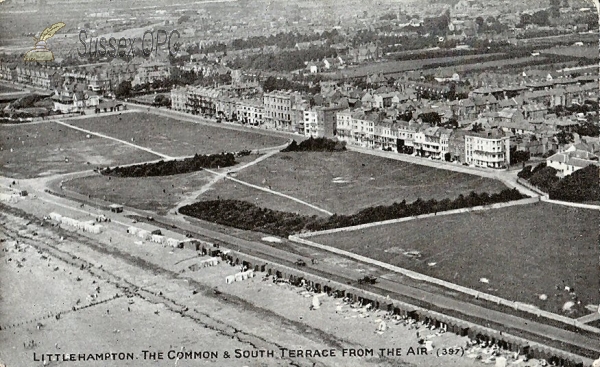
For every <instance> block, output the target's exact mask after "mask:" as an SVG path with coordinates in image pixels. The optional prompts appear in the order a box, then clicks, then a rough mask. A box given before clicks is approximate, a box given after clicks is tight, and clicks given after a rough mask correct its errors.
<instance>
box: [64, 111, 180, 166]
mask: <svg viewBox="0 0 600 367" xmlns="http://www.w3.org/2000/svg"><path fill="white" fill-rule="evenodd" d="M52 122H54V123H57V124H59V125H63V126H65V127H68V128H70V129H73V130H78V131H81V132H84V133H86V134H90V135H95V136H98V137H101V138H105V139H109V140H114V141H116V142H119V143H121V144H125V145H129V146H130V147H134V148H136V149H140V150H143V151H145V152H148V153H151V154H154V155H157V156H159V157H162V158H164V159H173V158H174V157H171V156H168V155H166V154H162V153H159V152H156V151H154V150H152V149H149V148H145V147H143V146H141V145H137V144H133V143H130V142H128V141H125V140H121V139H117V138H113V137H112V136H108V135H105V134H101V133H97V132H93V131H90V130H86V129H82V128H80V127H77V126H73V125H70V124H67V123H66V122H63V121H60V120H53V121H52Z"/></svg>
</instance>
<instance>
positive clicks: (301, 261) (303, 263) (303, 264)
mask: <svg viewBox="0 0 600 367" xmlns="http://www.w3.org/2000/svg"><path fill="white" fill-rule="evenodd" d="M296 265H297V266H306V261H304V260H302V259H298V260H296Z"/></svg>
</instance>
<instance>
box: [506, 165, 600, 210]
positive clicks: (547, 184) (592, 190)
mask: <svg viewBox="0 0 600 367" xmlns="http://www.w3.org/2000/svg"><path fill="white" fill-rule="evenodd" d="M557 172H558V171H557V170H556V169H554V168H553V167H548V166H547V165H546V162H542V163H540V164H538V165H537V166H536V167H535V168H533V169H532V167H531V166H525V167H524V168H523V170H521V171H520V172H519V173H518V174H517V175H518V176H519V177H520V178H522V179H524V180H527V181H529V183H530V184H532V185H534V186H536V187H537V188H539V189H540V190H542V191H544V192H547V193H548V196H549V197H550V199H553V200H563V201H572V202H586V201H600V185H598V177H600V176H599V175H600V168H599V167H598V166H596V165H589V166H587V167H584V168H582V169H580V170H577V171H575V172H573V173H571V174H570V175H568V176H565V177H563V178H559V177H558V176H557V175H556V174H557Z"/></svg>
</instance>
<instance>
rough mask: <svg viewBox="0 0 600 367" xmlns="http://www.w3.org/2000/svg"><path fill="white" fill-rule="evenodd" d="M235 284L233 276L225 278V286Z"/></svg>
mask: <svg viewBox="0 0 600 367" xmlns="http://www.w3.org/2000/svg"><path fill="white" fill-rule="evenodd" d="M233 282H235V276H234V275H229V276H226V277H225V283H227V284H231V283H233Z"/></svg>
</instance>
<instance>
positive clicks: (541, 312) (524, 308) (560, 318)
mask: <svg viewBox="0 0 600 367" xmlns="http://www.w3.org/2000/svg"><path fill="white" fill-rule="evenodd" d="M289 240H290V241H292V242H296V243H300V244H303V245H307V246H310V247H315V248H318V249H321V250H325V251H328V252H333V253H335V254H338V255H342V256H345V257H349V258H352V259H355V260H358V261H361V262H364V263H367V264H372V265H376V266H379V267H381V268H384V269H387V270H390V271H393V272H395V273H400V274H402V275H405V276H407V277H409V278H412V279H416V280H420V281H425V282H428V283H432V284H436V285H439V286H442V287H445V288H448V289H452V290H454V291H457V292H461V293H464V294H468V295H470V296H473V297H475V298H478V299H484V300H486V301H489V302H494V303H496V304H498V305H504V306H507V307H510V308H513V309H515V310H517V311H525V312H528V313H530V314H533V315H536V316H537V317H545V318H547V319H550V320H554V321H558V322H560V323H563V324H566V325H572V326H575V327H577V328H580V329H582V330H586V331H589V332H592V333H598V329H597V328H595V327H592V326H589V325H586V324H584V323H581V322H579V321H577V320H575V319H571V318H568V317H565V316H561V315H557V314H555V313H552V312H548V311H544V310H540V309H538V308H535V307H533V306H528V305H526V304H523V303H520V302H515V301H509V300H507V299H504V298H500V297H497V296H494V295H491V294H488V293H483V292H479V291H476V290H474V289H471V288H467V287H463V286H460V285H458V284H454V283H450V282H447V281H445V280H441V279H437V278H433V277H430V276H428V275H425V274H421V273H417V272H415V271H412V270H408V269H404V268H401V267H398V266H394V265H390V264H388V263H384V262H382V261H378V260H374V259H370V258H368V257H365V256H361V255H357V254H354V253H352V252H348V251H344V250H341V249H338V248H335V247H331V246H326V245H322V244H320V243H317V242H313V241H309V240H306V239H303V238H300V237H298V236H289Z"/></svg>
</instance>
